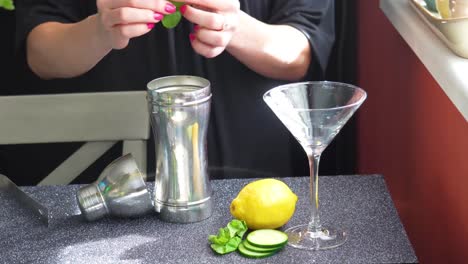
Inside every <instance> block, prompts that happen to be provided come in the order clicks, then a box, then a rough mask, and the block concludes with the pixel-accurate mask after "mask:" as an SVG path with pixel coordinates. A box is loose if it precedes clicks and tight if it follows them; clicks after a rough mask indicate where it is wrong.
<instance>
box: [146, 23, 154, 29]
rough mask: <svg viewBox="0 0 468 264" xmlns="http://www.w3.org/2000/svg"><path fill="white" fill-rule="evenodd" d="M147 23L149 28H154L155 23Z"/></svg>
mask: <svg viewBox="0 0 468 264" xmlns="http://www.w3.org/2000/svg"><path fill="white" fill-rule="evenodd" d="M146 25H147V26H148V28H149V29H152V28H154V23H148V24H146Z"/></svg>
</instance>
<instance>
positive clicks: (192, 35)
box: [189, 33, 195, 41]
mask: <svg viewBox="0 0 468 264" xmlns="http://www.w3.org/2000/svg"><path fill="white" fill-rule="evenodd" d="M189 39H190V41H194V40H195V34H193V33H190V34H189Z"/></svg>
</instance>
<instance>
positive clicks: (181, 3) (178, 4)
mask: <svg viewBox="0 0 468 264" xmlns="http://www.w3.org/2000/svg"><path fill="white" fill-rule="evenodd" d="M171 3H173V4H174V5H175V6H176V7H177V10H179V7H181V6H183V5H184V4H185V3H184V2H177V1H171Z"/></svg>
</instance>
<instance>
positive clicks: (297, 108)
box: [263, 81, 367, 250]
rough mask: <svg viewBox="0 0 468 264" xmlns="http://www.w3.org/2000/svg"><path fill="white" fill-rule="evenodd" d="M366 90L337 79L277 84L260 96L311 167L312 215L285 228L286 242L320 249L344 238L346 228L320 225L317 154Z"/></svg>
mask: <svg viewBox="0 0 468 264" xmlns="http://www.w3.org/2000/svg"><path fill="white" fill-rule="evenodd" d="M366 97H367V93H366V92H365V91H364V90H363V89H361V88H360V87H357V86H354V85H351V84H347V83H340V82H330V81H318V82H298V83H290V84H285V85H281V86H277V87H274V88H272V89H271V90H269V91H267V92H266V93H265V94H264V95H263V100H264V101H265V103H266V104H267V105H268V106H269V107H270V109H271V110H272V111H273V112H274V113H275V115H276V116H277V117H278V118H279V119H280V120H281V122H282V123H283V124H284V125H285V126H286V128H287V129H288V130H289V131H290V132H291V134H292V135H293V136H294V137H295V138H296V139H297V141H298V142H299V144H300V145H301V146H302V148H303V149H304V151H305V152H306V154H307V157H308V160H309V169H310V202H311V219H310V222H309V223H306V224H302V225H299V226H294V227H291V228H288V229H287V230H286V231H285V232H286V233H287V234H288V244H289V245H290V246H292V247H295V248H300V249H309V250H322V249H330V248H335V247H337V246H339V245H342V244H343V243H345V242H346V239H347V235H348V233H347V231H346V230H344V229H339V228H336V227H333V226H323V225H322V224H321V222H320V217H319V197H318V171H319V162H320V155H321V154H322V152H323V151H324V150H325V149H326V148H327V146H328V145H329V143H330V142H331V141H332V140H333V138H334V137H335V136H336V135H337V134H338V133H339V132H340V130H341V128H342V127H343V126H344V125H345V124H346V123H347V122H348V120H349V119H350V118H351V116H352V115H353V114H354V112H355V111H356V110H357V109H358V108H359V107H360V106H361V104H362V103H363V102H364V100H365V99H366Z"/></svg>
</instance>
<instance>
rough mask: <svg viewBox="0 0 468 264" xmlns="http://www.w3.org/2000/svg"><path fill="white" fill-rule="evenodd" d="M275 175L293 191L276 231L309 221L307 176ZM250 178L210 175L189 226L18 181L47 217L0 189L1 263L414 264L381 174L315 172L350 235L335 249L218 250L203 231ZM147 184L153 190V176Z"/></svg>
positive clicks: (219, 221) (225, 212) (69, 190)
mask: <svg viewBox="0 0 468 264" xmlns="http://www.w3.org/2000/svg"><path fill="white" fill-rule="evenodd" d="M280 179H281V180H283V181H284V182H286V183H287V184H288V185H289V186H290V188H291V189H292V190H293V192H295V193H296V194H297V195H298V197H299V199H298V202H297V207H296V211H295V213H294V215H293V217H292V218H291V219H290V221H289V222H288V223H287V224H286V225H285V226H284V227H282V228H281V229H286V228H288V227H291V226H294V225H298V224H303V223H307V222H308V221H309V219H310V209H309V208H310V201H309V177H285V178H280ZM252 180H255V179H223V180H212V181H211V185H212V189H213V197H212V198H213V204H214V212H213V214H212V216H211V217H210V218H208V219H206V220H204V221H201V222H197V223H190V224H175V223H168V222H163V221H161V220H159V219H158V218H157V216H156V213H150V214H148V215H145V216H143V217H138V218H135V219H117V218H112V217H108V218H104V219H100V220H97V221H95V222H87V221H85V220H84V219H83V218H82V217H81V215H80V210H79V208H78V204H77V202H76V198H75V194H76V191H77V190H78V188H79V187H80V185H63V186H23V187H20V188H21V189H22V190H24V191H25V192H27V193H28V194H30V195H31V196H32V197H33V198H34V199H36V200H37V201H39V202H40V203H41V204H43V205H45V206H46V207H47V208H48V209H49V212H50V214H51V215H52V217H53V219H52V220H51V222H50V224H49V226H46V225H45V224H43V223H42V222H40V221H39V219H38V218H35V217H34V216H33V215H31V213H29V212H30V211H28V210H27V209H26V208H22V207H21V204H19V203H16V202H15V201H12V200H11V199H6V198H5V196H3V197H2V193H0V201H1V203H0V204H1V206H0V263H47V264H51V263H86V264H91V263H415V262H418V260H417V257H416V255H415V253H414V250H413V248H412V245H411V243H410V241H409V239H408V236H407V234H406V232H405V229H404V227H403V225H402V223H401V221H400V218H399V216H398V214H397V211H396V209H395V207H394V204H393V201H392V199H391V197H390V194H389V192H388V190H387V186H386V183H385V179H384V177H383V176H382V175H345V176H320V178H319V181H320V183H319V194H320V215H321V219H322V223H323V224H324V225H326V224H327V223H333V224H335V225H339V226H342V227H345V228H346V229H347V230H348V233H349V239H348V241H347V242H346V243H345V244H344V245H342V246H340V247H337V248H335V249H330V250H324V251H307V250H300V249H295V248H293V247H290V246H286V247H285V248H284V249H283V250H282V251H280V252H278V253H277V254H275V255H273V256H271V257H268V258H264V259H249V258H245V257H243V256H241V255H240V254H239V253H238V252H232V253H229V254H226V255H217V254H216V253H214V252H213V251H212V250H211V248H210V246H209V242H208V240H207V237H208V235H210V234H216V233H217V231H218V229H219V228H220V227H224V226H225V225H226V224H227V223H228V222H229V221H230V220H232V216H231V214H230V212H229V205H230V202H231V201H232V199H234V198H235V196H236V195H237V193H238V192H239V191H240V189H241V188H242V187H243V186H244V185H245V184H247V183H248V182H250V181H252ZM148 189H149V190H150V191H151V192H152V190H153V184H152V183H151V182H148Z"/></svg>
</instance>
